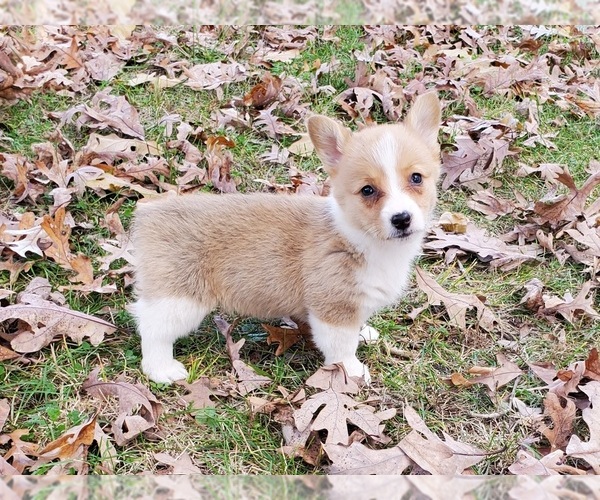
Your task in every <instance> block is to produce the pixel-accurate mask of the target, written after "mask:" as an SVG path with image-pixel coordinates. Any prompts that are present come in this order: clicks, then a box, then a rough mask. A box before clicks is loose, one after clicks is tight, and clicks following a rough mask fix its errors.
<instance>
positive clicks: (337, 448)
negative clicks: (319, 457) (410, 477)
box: [323, 441, 413, 475]
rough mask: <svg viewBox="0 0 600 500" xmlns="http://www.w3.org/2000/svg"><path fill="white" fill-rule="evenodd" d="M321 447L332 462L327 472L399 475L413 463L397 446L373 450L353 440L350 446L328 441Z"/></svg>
mask: <svg viewBox="0 0 600 500" xmlns="http://www.w3.org/2000/svg"><path fill="white" fill-rule="evenodd" d="M323 448H324V450H325V453H327V456H328V457H329V460H331V462H332V465H330V466H329V467H328V469H327V473H328V474H350V475H352V474H378V475H381V474H383V475H400V474H402V473H403V472H404V471H405V470H406V469H407V468H408V467H410V466H411V465H412V463H413V462H412V460H411V459H410V458H408V456H407V455H406V453H404V452H403V451H402V450H401V449H400V448H399V447H398V446H394V447H392V448H384V449H381V450H373V449H371V448H368V447H366V446H365V445H364V444H362V443H359V442H356V441H355V442H354V443H352V444H351V445H350V446H343V445H341V444H332V443H330V444H324V445H323Z"/></svg>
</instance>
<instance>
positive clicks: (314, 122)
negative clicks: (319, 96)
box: [306, 115, 352, 173]
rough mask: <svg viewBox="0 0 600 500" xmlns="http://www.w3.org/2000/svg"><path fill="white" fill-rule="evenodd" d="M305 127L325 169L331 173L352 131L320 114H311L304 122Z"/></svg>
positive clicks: (336, 165)
mask: <svg viewBox="0 0 600 500" xmlns="http://www.w3.org/2000/svg"><path fill="white" fill-rule="evenodd" d="M306 127H307V128H308V135H309V136H310V140H311V141H312V143H313V144H314V146H315V150H316V151H317V154H318V155H319V158H321V161H322V162H323V165H324V166H325V170H327V172H329V173H332V172H333V171H335V170H336V168H337V167H338V164H339V162H340V159H341V157H342V151H343V149H344V143H345V142H346V141H347V140H348V138H349V137H350V136H351V135H352V132H351V131H350V129H348V128H346V127H344V126H343V125H341V124H340V123H338V122H336V121H335V120H332V119H331V118H328V117H326V116H322V115H314V116H311V117H310V118H309V119H308V121H307V122H306Z"/></svg>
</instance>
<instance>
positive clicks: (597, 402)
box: [566, 381, 600, 474]
mask: <svg viewBox="0 0 600 500" xmlns="http://www.w3.org/2000/svg"><path fill="white" fill-rule="evenodd" d="M579 388H580V389H581V391H583V392H584V393H585V394H587V396H588V397H589V398H590V401H591V403H592V406H591V407H589V408H585V409H584V410H582V417H583V420H584V421H585V423H586V424H587V426H588V428H589V432H590V438H589V440H588V441H582V440H581V438H580V437H579V436H577V435H573V436H571V439H570V441H569V444H568V445H567V449H566V452H567V455H569V456H571V457H575V458H581V459H583V460H585V461H586V462H587V463H588V464H590V465H591V466H592V468H593V469H594V473H596V474H600V427H598V422H600V382H597V381H591V382H589V383H587V384H586V385H582V386H580V387H579Z"/></svg>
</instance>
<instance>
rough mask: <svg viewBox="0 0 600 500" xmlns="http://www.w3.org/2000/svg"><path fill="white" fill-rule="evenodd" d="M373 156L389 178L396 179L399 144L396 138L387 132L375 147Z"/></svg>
mask: <svg viewBox="0 0 600 500" xmlns="http://www.w3.org/2000/svg"><path fill="white" fill-rule="evenodd" d="M373 156H374V158H375V161H376V162H377V164H378V165H379V166H380V167H381V168H383V169H384V171H385V173H386V175H387V177H388V178H389V179H390V180H391V179H395V178H396V164H397V163H398V142H397V141H396V140H395V139H394V136H393V135H392V134H390V133H389V132H386V133H385V134H384V135H383V136H382V137H381V138H380V139H379V140H378V141H377V142H376V143H375V144H374V145H373Z"/></svg>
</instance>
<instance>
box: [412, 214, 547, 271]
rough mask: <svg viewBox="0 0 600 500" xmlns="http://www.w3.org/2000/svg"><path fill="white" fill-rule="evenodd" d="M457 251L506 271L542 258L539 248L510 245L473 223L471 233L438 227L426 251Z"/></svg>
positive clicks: (426, 246) (468, 227) (425, 246)
mask: <svg viewBox="0 0 600 500" xmlns="http://www.w3.org/2000/svg"><path fill="white" fill-rule="evenodd" d="M453 247H456V248H458V249H460V250H463V251H465V252H469V253H472V254H475V255H476V256H477V258H478V259H479V260H480V261H481V262H484V263H486V264H489V265H490V266H491V267H492V268H494V269H496V268H497V269H502V270H504V271H510V270H512V269H515V268H516V267H519V266H520V265H521V264H523V263H524V262H530V261H535V260H540V258H539V255H540V254H541V247H540V246H539V245H537V244H533V243H532V244H529V245H509V244H507V243H506V242H504V241H502V240H501V239H500V238H497V237H495V236H492V235H490V234H489V233H488V232H487V231H486V230H485V229H482V228H479V227H477V226H475V225H474V224H472V223H468V224H467V230H466V231H465V232H464V233H462V234H454V233H446V232H445V231H444V230H443V229H442V228H439V227H437V228H435V227H434V228H433V229H432V230H431V231H430V233H429V235H428V237H427V241H426V242H425V244H424V245H423V248H425V249H426V250H435V251H440V250H444V249H445V250H448V249H451V248H453ZM451 260H452V259H451Z"/></svg>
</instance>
